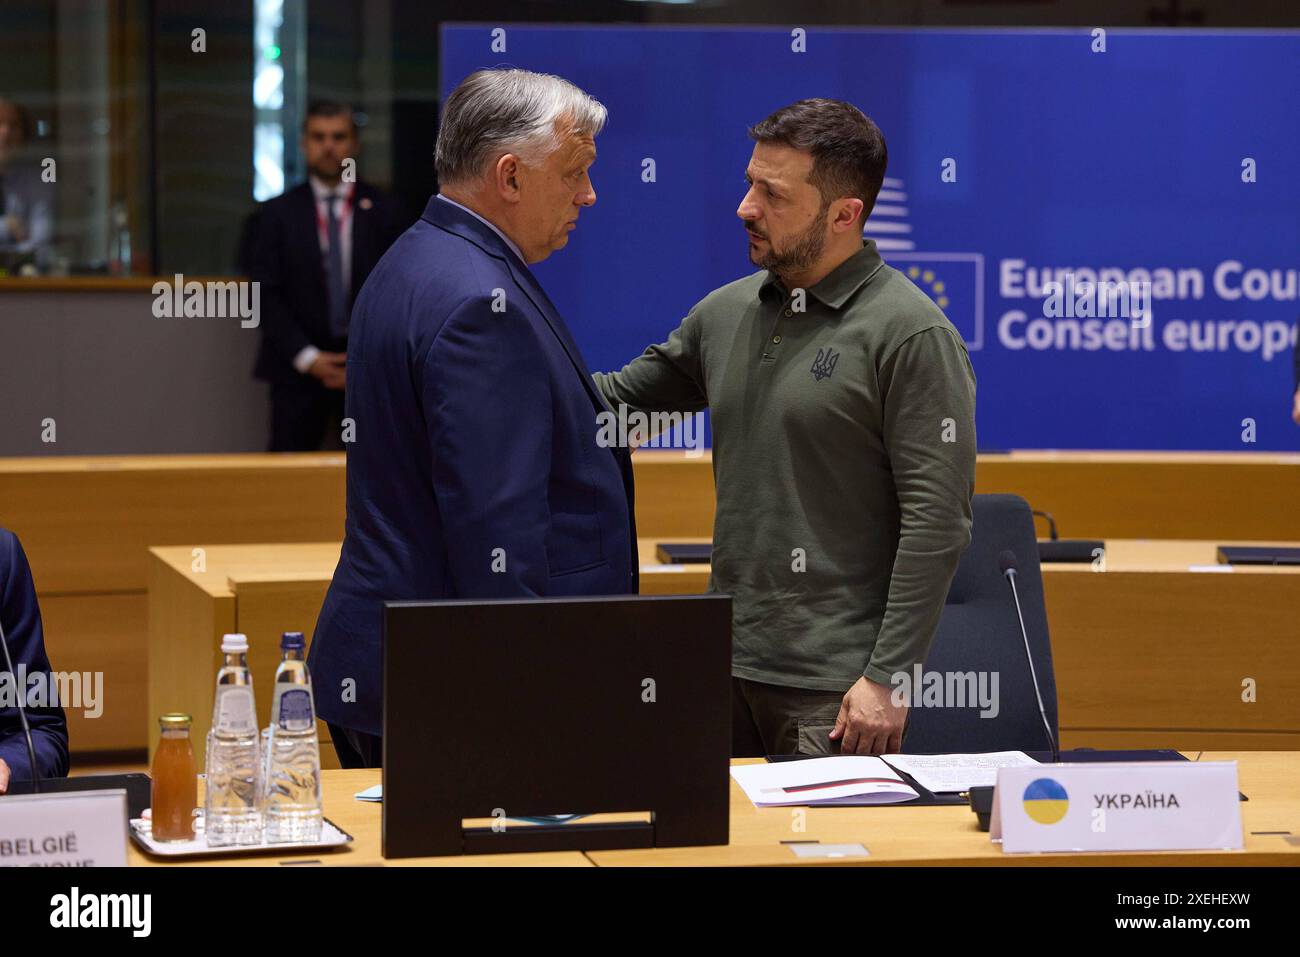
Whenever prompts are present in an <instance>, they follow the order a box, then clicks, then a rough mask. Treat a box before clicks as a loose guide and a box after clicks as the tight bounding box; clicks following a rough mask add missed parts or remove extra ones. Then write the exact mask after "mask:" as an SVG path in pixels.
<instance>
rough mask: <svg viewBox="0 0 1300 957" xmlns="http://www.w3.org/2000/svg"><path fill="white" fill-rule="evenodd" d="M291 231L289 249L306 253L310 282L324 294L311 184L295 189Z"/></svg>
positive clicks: (322, 267) (323, 278) (323, 274)
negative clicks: (292, 232) (292, 233)
mask: <svg viewBox="0 0 1300 957" xmlns="http://www.w3.org/2000/svg"><path fill="white" fill-rule="evenodd" d="M293 230H294V233H295V235H294V236H293V237H292V238H291V243H290V248H291V249H292V248H297V249H302V250H305V251H307V269H308V270H309V271H310V273H311V277H312V282H313V283H314V285H315V286H316V287H317V288H319V289H320V290H321V293H322V294H323V295H327V293H325V266H324V264H323V263H322V262H321V253H320V235H319V234H318V233H317V232H316V197H315V195H314V194H313V193H312V191H311V183H303V184H302V185H301V186H298V187H296V189H295V191H294V196H293Z"/></svg>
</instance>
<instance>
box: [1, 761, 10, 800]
mask: <svg viewBox="0 0 1300 957" xmlns="http://www.w3.org/2000/svg"><path fill="white" fill-rule="evenodd" d="M8 790H9V765H7V764H5V759H4V758H0V794H4V793H5V792H6V791H8Z"/></svg>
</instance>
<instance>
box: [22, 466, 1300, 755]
mask: <svg viewBox="0 0 1300 957" xmlns="http://www.w3.org/2000/svg"><path fill="white" fill-rule="evenodd" d="M633 461H634V462H635V464H636V476H637V519H638V532H639V534H641V535H642V536H645V537H646V538H647V539H665V538H666V539H673V540H686V541H689V540H691V539H696V540H700V539H703V540H707V538H708V537H709V535H710V534H711V533H712V524H713V475H712V459H711V456H710V455H709V454H708V453H705V454H704V455H701V456H699V457H696V458H691V457H688V456H687V455H686V454H685V453H684V452H680V451H656V450H646V451H643V452H638V453H637V454H636V455H635V456H634V458H633ZM1297 488H1300V456H1296V455H1281V454H1273V453H1249V452H1243V453H1234V454H1223V453H1213V454H1199V453H1086V452H1059V453H1045V452H1012V453H1010V454H1006V455H981V456H980V458H979V463H978V466H977V476H976V490H977V491H978V492H1014V493H1016V494H1020V495H1023V496H1024V497H1025V498H1026V499H1028V500H1029V502H1030V504H1031V505H1033V506H1034V507H1035V508H1040V509H1045V510H1047V511H1050V512H1052V513H1053V514H1054V515H1055V517H1056V519H1057V521H1058V523H1059V525H1060V528H1061V532H1062V534H1063V535H1066V536H1071V537H1092V538H1102V539H1117V538H1125V539H1127V538H1187V539H1204V540H1211V539H1217V540H1219V541H1245V540H1266V539H1267V540H1274V539H1276V540H1295V541H1300V509H1297V508H1295V507H1294V497H1295V490H1296V489H1297ZM343 497H344V457H343V456H342V455H340V454H332V453H325V454H306V453H304V454H278V455H163V456H153V455H149V456H125V457H94V456H92V457H73V456H48V457H40V458H10V459H0V525H3V526H4V527H6V528H9V529H11V530H13V531H14V532H15V533H17V534H18V536H19V537H20V538H21V539H22V542H23V546H24V548H25V549H26V550H27V553H28V556H29V558H30V559H31V563H32V568H33V573H34V575H35V579H36V587H37V591H38V594H39V597H40V601H41V609H42V612H43V613H44V616H45V623H46V641H47V646H48V649H49V653H50V657H51V660H52V661H53V663H54V666H55V667H56V668H57V669H60V670H69V671H71V670H77V671H91V672H94V671H100V672H103V674H104V697H105V707H104V712H103V715H102V716H101V717H99V718H97V719H88V718H85V717H83V716H81V715H80V714H79V713H76V712H74V713H72V714H70V715H69V725H70V733H71V744H72V749H73V751H74V753H76V754H84V753H87V752H135V753H137V754H138V753H139V750H140V749H143V748H144V747H145V745H146V740H147V738H146V736H145V732H144V730H143V729H144V728H145V727H146V726H147V720H146V718H147V717H148V712H147V703H146V695H145V694H144V690H145V684H146V678H145V675H146V653H145V652H146V645H147V639H146V632H147V630H148V624H147V622H146V599H145V592H146V588H147V585H148V580H149V578H148V576H149V570H148V569H149V559H148V549H149V548H150V547H152V546H172V545H188V546H192V545H194V544H195V543H206V544H207V545H210V546H215V545H225V544H237V543H276V542H288V543H292V542H337V541H338V540H339V539H340V538H341V537H342V534H343V513H344V502H343ZM1039 531H1040V534H1045V533H1046V529H1045V526H1043V525H1042V524H1040V526H1039ZM651 557H652V556H651ZM644 560H645V557H644V556H643V561H644ZM706 577H707V571H706V570H702V569H700V568H689V567H688V568H687V569H685V570H677V571H667V570H663V571H662V572H661V573H659V574H656V575H647V576H645V577H644V578H643V590H644V591H645V592H646V593H648V594H671V593H674V592H678V593H691V592H695V591H699V590H702V588H703V587H704V586H703V582H704V581H705V579H706ZM1269 587H1272V586H1269Z"/></svg>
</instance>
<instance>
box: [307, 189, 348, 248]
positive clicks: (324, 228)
mask: <svg viewBox="0 0 1300 957" xmlns="http://www.w3.org/2000/svg"><path fill="white" fill-rule="evenodd" d="M356 189H357V188H356V184H355V183H349V184H348V191H347V193H346V195H344V197H343V210H342V212H340V213H339V235H340V236H342V235H343V230H345V229H347V228H348V224H349V221H350V219H351V217H352V196H353V194H354V193H356ZM336 199H338V196H337V195H335V194H333V193H331V194H330V195H329V196H327V197H326V198H325V202H326V203H332V202H334V200H336ZM312 200H313V203H312V208H313V209H315V211H316V237H317V239H319V240H320V248H321V249H322V250H325V249H329V221H328V219H327V218H326V216H323V215H322V214H321V206H322V205H323V204H322V202H321V201H320V200H319V199H317V198H316V194H315V192H313V193H312Z"/></svg>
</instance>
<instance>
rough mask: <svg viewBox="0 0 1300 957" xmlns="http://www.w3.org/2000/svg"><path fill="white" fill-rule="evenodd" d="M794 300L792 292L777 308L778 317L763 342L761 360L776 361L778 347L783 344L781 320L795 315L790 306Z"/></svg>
mask: <svg viewBox="0 0 1300 957" xmlns="http://www.w3.org/2000/svg"><path fill="white" fill-rule="evenodd" d="M792 302H794V294H793V293H791V294H790V295H789V296H788V297H787V298H786V300H785V301H784V302H782V303H781V307H780V308H779V309H777V311H776V319H775V320H773V322H772V328H771V330H769V332H768V335H767V341H766V342H764V343H763V357H762V359H761V360H760V361H761V362H767V363H771V362H775V361H776V354H777V347H779V346H780V345H781V341H782V336H781V320H783V319H790V318H792V317H793V316H794V310H793V309H791V308H790V304H791V303H792Z"/></svg>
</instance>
